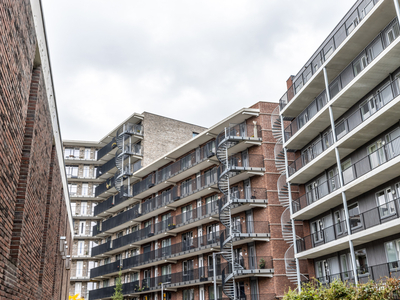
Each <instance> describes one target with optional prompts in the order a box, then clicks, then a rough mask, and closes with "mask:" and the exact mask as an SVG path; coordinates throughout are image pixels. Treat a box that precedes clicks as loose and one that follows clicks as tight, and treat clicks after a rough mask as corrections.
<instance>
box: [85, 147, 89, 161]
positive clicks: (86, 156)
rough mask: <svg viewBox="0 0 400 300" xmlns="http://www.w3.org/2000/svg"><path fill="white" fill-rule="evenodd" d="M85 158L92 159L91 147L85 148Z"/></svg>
mask: <svg viewBox="0 0 400 300" xmlns="http://www.w3.org/2000/svg"><path fill="white" fill-rule="evenodd" d="M85 159H90V148H85Z"/></svg>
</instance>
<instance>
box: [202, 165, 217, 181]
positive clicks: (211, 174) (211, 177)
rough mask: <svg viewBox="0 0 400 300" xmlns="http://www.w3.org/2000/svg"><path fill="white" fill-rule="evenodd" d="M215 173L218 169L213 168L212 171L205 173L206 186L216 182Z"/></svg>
mask: <svg viewBox="0 0 400 300" xmlns="http://www.w3.org/2000/svg"><path fill="white" fill-rule="evenodd" d="M215 172H216V168H212V169H211V170H208V171H206V172H204V182H205V185H209V184H211V183H213V182H215Z"/></svg>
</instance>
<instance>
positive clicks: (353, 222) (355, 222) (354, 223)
mask: <svg viewBox="0 0 400 300" xmlns="http://www.w3.org/2000/svg"><path fill="white" fill-rule="evenodd" d="M348 209H349V218H350V228H351V229H356V228H358V227H360V226H361V216H360V209H359V207H358V203H353V204H350V205H349V206H348Z"/></svg>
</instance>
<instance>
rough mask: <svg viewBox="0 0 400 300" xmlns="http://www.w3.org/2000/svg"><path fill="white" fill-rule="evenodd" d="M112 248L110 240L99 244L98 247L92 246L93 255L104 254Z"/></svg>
mask: <svg viewBox="0 0 400 300" xmlns="http://www.w3.org/2000/svg"><path fill="white" fill-rule="evenodd" d="M111 249H112V248H111V242H110V241H108V242H105V243H104V244H101V245H98V246H96V247H93V248H92V257H93V256H96V255H99V254H102V253H105V252H107V251H110V250H111Z"/></svg>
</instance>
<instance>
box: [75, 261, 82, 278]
mask: <svg viewBox="0 0 400 300" xmlns="http://www.w3.org/2000/svg"><path fill="white" fill-rule="evenodd" d="M82 276H83V261H78V262H77V263H76V277H82Z"/></svg>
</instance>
